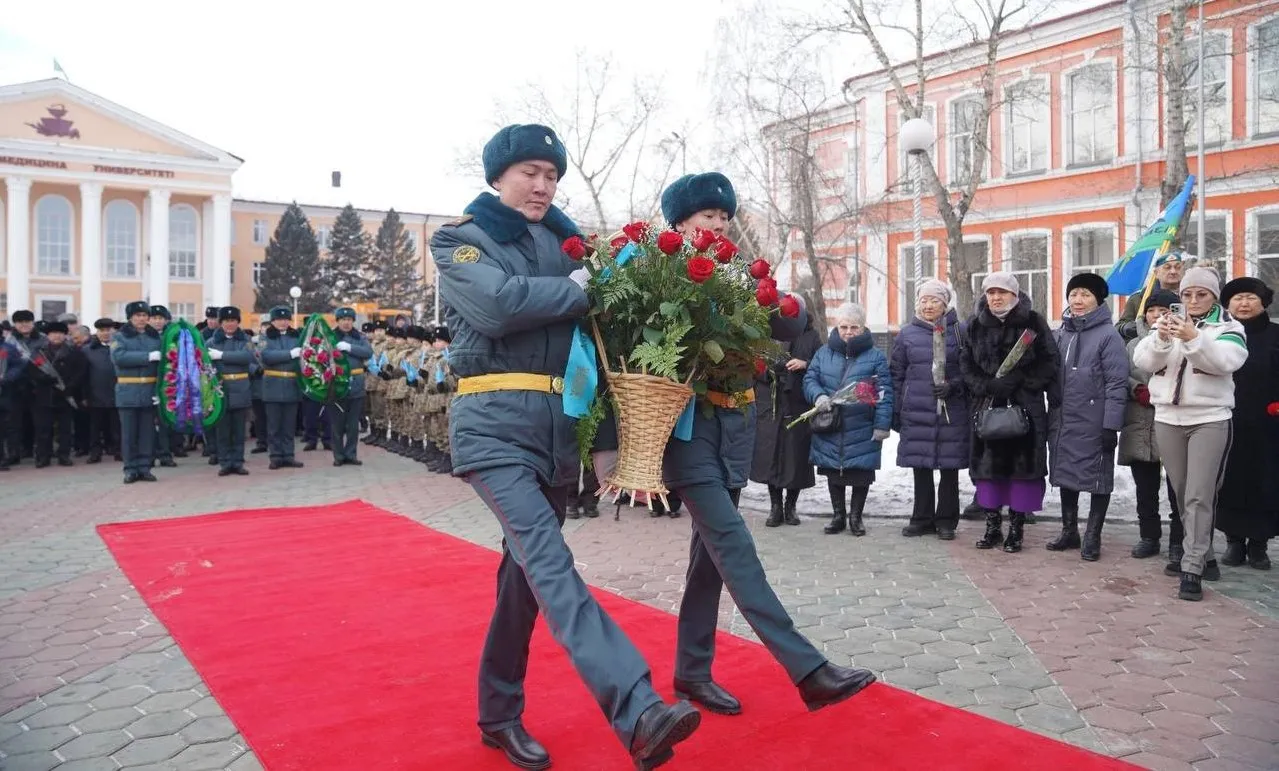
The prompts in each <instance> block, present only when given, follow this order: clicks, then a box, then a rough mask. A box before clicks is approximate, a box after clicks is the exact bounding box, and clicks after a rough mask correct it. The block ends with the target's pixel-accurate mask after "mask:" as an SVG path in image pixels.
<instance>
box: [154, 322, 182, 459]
mask: <svg viewBox="0 0 1279 771" xmlns="http://www.w3.org/2000/svg"><path fill="white" fill-rule="evenodd" d="M171 321H173V316H172V315H171V314H170V313H169V309H168V308H166V307H164V306H163V305H152V306H151V328H152V329H154V330H155V331H156V334H157V335H158V336H159V337H160V339H161V340H163V339H164V328H165V327H167V326H168V325H169V322H171ZM182 441H183V440H182V435H181V434H179V433H177V432H175V431H174V430H173V428H172V427H170V426H169V424H168V423H165V422H164V419H163V418H161V417H160V416H159V415H158V414H157V415H156V420H155V460H156V462H158V463H159V464H160V465H161V466H164V467H165V468H173V467H174V466H177V465H178V464H177V463H176V462H175V461H174V460H173V457H174V456H175V455H176V456H177V457H179V458H185V457H186V455H187V452H186V450H185V449H184V448H183V446H182Z"/></svg>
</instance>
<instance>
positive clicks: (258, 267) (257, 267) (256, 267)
mask: <svg viewBox="0 0 1279 771" xmlns="http://www.w3.org/2000/svg"><path fill="white" fill-rule="evenodd" d="M264 266H265V262H263V261H257V262H254V263H253V288H254V289H257V288H258V287H260V286H262V271H264V270H266V268H265V267H264Z"/></svg>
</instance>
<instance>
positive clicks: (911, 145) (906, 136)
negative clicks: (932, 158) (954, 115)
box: [897, 118, 933, 301]
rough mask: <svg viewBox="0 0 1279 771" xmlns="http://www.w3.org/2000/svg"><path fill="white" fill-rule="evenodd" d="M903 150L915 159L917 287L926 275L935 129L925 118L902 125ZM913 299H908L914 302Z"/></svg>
mask: <svg viewBox="0 0 1279 771" xmlns="http://www.w3.org/2000/svg"><path fill="white" fill-rule="evenodd" d="M897 139H898V141H899V142H900V143H901V146H902V150H904V151H905V152H906V154H907V155H908V156H910V157H911V158H913V159H914V161H915V162H914V163H913V164H911V172H912V177H913V179H914V184H912V185H911V187H912V188H913V190H914V193H915V200H914V225H915V250H914V251H915V265H914V268H915V286H916V287H918V286H919V281H920V279H921V278H922V277H923V275H924V157H925V155H926V154H927V152H928V150H929V148H931V147H932V146H933V127H932V125H930V124H929V123H928V121H926V120H924V119H923V118H911V119H910V120H908V121H906V122H905V123H903V124H902V128H901V132H900V133H899V134H898V135H897ZM912 300H913V298H907V301H912Z"/></svg>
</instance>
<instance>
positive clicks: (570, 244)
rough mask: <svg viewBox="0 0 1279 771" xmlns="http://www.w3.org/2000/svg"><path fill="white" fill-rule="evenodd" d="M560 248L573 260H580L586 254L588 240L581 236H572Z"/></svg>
mask: <svg viewBox="0 0 1279 771" xmlns="http://www.w3.org/2000/svg"><path fill="white" fill-rule="evenodd" d="M560 250H561V251H563V252H564V253H565V254H567V255H568V257H569V259H571V260H580V259H582V258H583V257H585V256H586V242H585V241H583V240H582V237H581V236H571V237H570V238H568V240H566V241H565V242H564V245H563V246H561V247H560Z"/></svg>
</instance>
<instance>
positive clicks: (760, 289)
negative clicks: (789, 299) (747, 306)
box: [755, 278, 777, 308]
mask: <svg viewBox="0 0 1279 771" xmlns="http://www.w3.org/2000/svg"><path fill="white" fill-rule="evenodd" d="M755 302H757V303H759V304H760V305H762V306H764V307H765V308H771V307H773V306H774V305H776V304H777V283H776V282H774V281H773V280H772V279H768V278H765V279H760V282H759V283H758V284H757V285H756V286H755Z"/></svg>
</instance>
